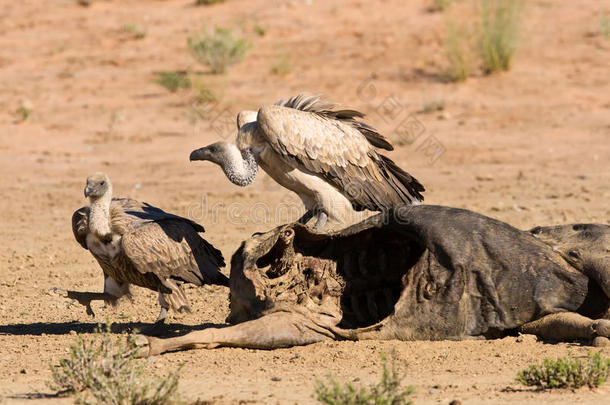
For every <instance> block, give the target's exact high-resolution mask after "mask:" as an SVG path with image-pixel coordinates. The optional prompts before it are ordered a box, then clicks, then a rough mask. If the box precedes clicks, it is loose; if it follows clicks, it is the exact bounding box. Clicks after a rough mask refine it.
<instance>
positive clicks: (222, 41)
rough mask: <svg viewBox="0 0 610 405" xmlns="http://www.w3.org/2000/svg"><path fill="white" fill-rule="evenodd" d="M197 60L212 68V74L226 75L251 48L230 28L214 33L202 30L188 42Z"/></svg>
mask: <svg viewBox="0 0 610 405" xmlns="http://www.w3.org/2000/svg"><path fill="white" fill-rule="evenodd" d="M187 43H188V47H189V49H190V50H191V53H192V54H193V56H194V57H195V59H196V60H197V61H198V62H200V63H202V64H205V65H208V66H209V67H210V70H211V72H212V73H224V72H225V71H226V70H227V68H228V67H229V66H231V65H234V64H235V63H238V62H241V61H242V60H243V59H244V56H245V55H246V52H247V50H248V49H249V48H250V43H249V42H248V40H246V39H244V38H238V37H236V36H235V35H234V34H233V32H232V31H231V30H230V29H228V28H220V27H216V28H215V29H214V31H213V32H209V31H208V30H206V29H205V28H202V29H201V30H200V31H199V32H198V33H196V34H195V35H193V36H191V37H189V38H188V40H187Z"/></svg>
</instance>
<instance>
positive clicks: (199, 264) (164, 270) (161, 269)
mask: <svg viewBox="0 0 610 405" xmlns="http://www.w3.org/2000/svg"><path fill="white" fill-rule="evenodd" d="M121 245H122V248H123V253H124V254H125V256H126V257H127V258H128V259H129V261H130V262H131V263H132V264H133V266H134V267H135V268H136V269H137V270H138V271H139V272H140V273H143V274H144V273H154V274H155V275H156V276H157V277H158V278H159V279H160V280H162V281H163V280H165V279H169V278H171V279H175V280H182V281H185V282H188V283H192V284H195V285H198V286H200V285H203V284H210V283H212V284H220V285H226V286H228V285H229V280H228V278H227V277H226V276H225V275H224V274H222V273H221V272H220V270H219V267H222V266H224V265H225V262H224V259H223V257H222V253H220V251H219V250H218V249H216V248H214V246H212V245H211V244H209V243H208V242H206V241H205V240H204V239H203V238H202V237H201V236H199V234H198V233H197V231H196V229H195V228H193V226H192V225H191V224H190V223H189V222H186V221H182V220H176V219H172V218H169V219H165V220H157V221H156V222H149V223H146V224H143V225H141V226H139V227H137V228H136V229H134V230H132V231H130V232H128V233H126V234H124V235H123V237H122V239H121Z"/></svg>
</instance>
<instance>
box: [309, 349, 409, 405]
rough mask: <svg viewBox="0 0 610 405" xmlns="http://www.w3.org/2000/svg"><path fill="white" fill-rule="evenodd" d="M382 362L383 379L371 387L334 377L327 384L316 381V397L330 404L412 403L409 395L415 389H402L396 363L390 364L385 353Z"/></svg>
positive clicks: (397, 404) (403, 404)
mask: <svg viewBox="0 0 610 405" xmlns="http://www.w3.org/2000/svg"><path fill="white" fill-rule="evenodd" d="M380 357H381V364H382V368H383V370H382V375H381V380H380V381H379V382H378V383H377V384H373V385H371V386H370V387H368V388H367V387H356V386H354V385H352V384H350V383H346V384H345V385H343V386H342V385H341V384H339V383H338V382H337V381H335V380H334V379H333V378H332V377H331V378H330V382H329V383H328V384H325V383H324V382H322V381H317V382H316V388H315V393H316V398H317V400H318V401H320V402H322V403H324V404H329V405H410V404H412V402H411V401H407V397H408V396H409V395H411V394H412V393H413V392H414V391H415V390H414V388H413V387H411V386H409V387H407V388H406V389H404V390H401V388H400V383H401V378H400V376H399V375H398V374H397V372H396V368H395V364H394V362H392V365H391V366H388V364H387V359H386V357H385V355H384V354H383V353H381V354H380Z"/></svg>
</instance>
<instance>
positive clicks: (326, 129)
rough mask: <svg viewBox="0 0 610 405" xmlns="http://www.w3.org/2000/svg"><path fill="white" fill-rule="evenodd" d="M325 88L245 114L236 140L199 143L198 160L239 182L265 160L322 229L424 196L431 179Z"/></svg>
mask: <svg viewBox="0 0 610 405" xmlns="http://www.w3.org/2000/svg"><path fill="white" fill-rule="evenodd" d="M336 106H337V105H336V104H335V103H330V102H328V101H324V100H321V99H320V98H319V97H318V96H311V95H305V94H299V95H297V96H294V97H292V98H290V99H288V100H287V101H284V100H280V101H278V102H277V103H275V105H265V106H262V107H261V108H260V109H259V110H258V112H256V111H242V112H240V113H239V115H238V116H237V127H238V128H237V129H238V131H237V139H236V143H235V144H233V143H228V142H216V143H213V144H211V145H208V146H206V147H203V148H200V149H197V150H194V151H193V152H192V153H191V155H190V160H209V161H211V162H214V163H216V164H218V165H220V166H221V167H222V169H223V170H224V172H225V174H226V175H227V178H228V179H229V180H230V181H231V182H232V183H234V184H237V185H239V186H247V185H249V184H251V183H252V182H253V181H254V179H255V177H256V173H257V170H258V166H260V167H261V168H262V169H263V170H264V171H265V172H266V173H267V174H268V175H269V176H270V177H271V178H273V179H274V180H275V181H276V182H278V183H279V184H280V185H282V186H283V187H285V188H287V189H289V190H291V191H293V192H295V193H296V194H297V195H298V196H299V198H300V199H301V200H302V201H303V204H304V205H305V208H306V209H307V212H306V213H305V214H304V215H303V216H302V217H301V219H300V220H299V221H300V222H302V223H306V222H307V221H309V220H310V219H311V218H313V217H315V218H316V223H315V225H314V227H315V229H322V228H324V227H326V225H327V220H330V221H329V226H335V227H337V224H338V225H339V226H341V227H345V226H346V225H351V224H353V223H354V222H358V221H354V219H358V220H359V219H363V218H365V215H361V213H359V212H360V211H364V210H369V211H382V210H387V209H390V208H392V207H394V206H396V205H402V204H405V203H409V204H410V203H419V202H420V201H422V200H423V196H422V195H421V192H423V191H424V187H423V186H422V185H421V184H420V183H419V182H418V181H417V179H415V178H414V177H412V176H411V175H410V174H409V173H407V172H405V171H404V170H402V169H401V168H400V167H398V165H396V163H394V162H393V161H392V160H391V159H390V158H388V157H386V156H384V155H381V154H380V153H378V152H377V148H380V149H385V150H393V149H394V148H393V146H392V145H391V144H390V142H389V141H388V140H387V139H386V138H385V137H384V136H383V135H381V134H379V133H378V132H377V130H376V129H375V128H373V127H371V126H369V125H367V124H365V123H364V122H362V121H359V120H358V119H360V118H363V117H364V115H363V114H362V113H360V112H358V111H354V110H338V109H336Z"/></svg>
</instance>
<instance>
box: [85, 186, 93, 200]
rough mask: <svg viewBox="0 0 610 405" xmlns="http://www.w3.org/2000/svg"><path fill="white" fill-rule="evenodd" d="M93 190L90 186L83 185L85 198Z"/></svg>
mask: <svg viewBox="0 0 610 405" xmlns="http://www.w3.org/2000/svg"><path fill="white" fill-rule="evenodd" d="M92 191H93V190H91V187H89V186H86V187H85V198H87V197H89V195H90V194H91V192H92Z"/></svg>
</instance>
